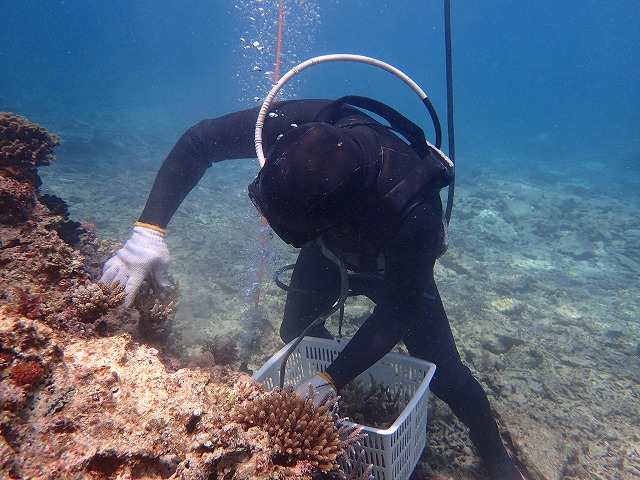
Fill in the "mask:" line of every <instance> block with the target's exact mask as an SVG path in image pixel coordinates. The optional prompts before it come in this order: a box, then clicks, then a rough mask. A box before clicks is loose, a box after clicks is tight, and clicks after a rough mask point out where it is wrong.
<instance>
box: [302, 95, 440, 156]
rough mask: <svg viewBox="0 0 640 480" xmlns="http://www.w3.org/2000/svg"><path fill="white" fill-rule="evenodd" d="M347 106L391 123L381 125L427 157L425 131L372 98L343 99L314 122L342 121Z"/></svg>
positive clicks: (321, 112) (347, 97)
mask: <svg viewBox="0 0 640 480" xmlns="http://www.w3.org/2000/svg"><path fill="white" fill-rule="evenodd" d="M345 105H351V106H353V107H358V108H362V109H363V110H367V111H369V112H371V113H374V114H376V115H378V116H379V117H381V118H384V119H385V120H386V121H387V122H389V126H388V127H387V126H386V125H382V124H380V125H381V126H383V127H387V128H390V129H391V130H394V131H396V132H398V133H400V134H401V135H402V136H403V137H405V138H406V139H407V141H408V142H409V145H411V147H412V148H413V149H414V150H415V151H416V152H417V153H418V155H419V156H420V158H424V157H426V156H427V154H428V153H429V147H428V146H427V140H426V138H425V135H424V131H423V130H422V129H421V128H420V127H419V126H418V125H416V124H415V123H413V122H412V121H411V120H409V119H408V118H407V117H405V116H404V115H402V114H401V113H400V112H398V111H397V110H395V109H393V108H391V107H390V106H388V105H385V104H384V103H382V102H379V101H378V100H374V99H372V98H368V97H360V96H357V95H347V96H345V97H341V98H339V99H337V100H336V101H335V102H332V103H330V104H329V105H327V106H326V107H324V108H323V109H322V110H320V112H319V113H318V114H317V115H316V118H315V119H314V120H315V121H316V122H324V123H331V124H333V123H334V122H336V121H337V120H339V119H340V117H341V115H340V109H342V107H344V106H345Z"/></svg>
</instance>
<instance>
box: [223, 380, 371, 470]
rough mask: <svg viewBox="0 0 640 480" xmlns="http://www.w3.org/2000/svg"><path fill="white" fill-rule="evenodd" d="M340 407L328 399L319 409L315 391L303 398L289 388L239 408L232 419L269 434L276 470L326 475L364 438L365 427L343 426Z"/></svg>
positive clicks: (263, 395)
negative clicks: (325, 473) (314, 398)
mask: <svg viewBox="0 0 640 480" xmlns="http://www.w3.org/2000/svg"><path fill="white" fill-rule="evenodd" d="M337 405H338V404H337V399H336V398H333V399H329V398H326V399H324V400H323V401H322V402H321V403H320V405H319V406H317V407H316V406H315V404H314V402H313V392H312V391H310V395H309V396H308V397H306V398H303V397H302V396H301V395H299V394H298V393H297V392H296V391H294V390H293V388H292V387H289V386H287V387H285V388H283V389H281V388H275V389H274V390H272V391H270V392H266V393H264V394H262V395H260V396H258V397H257V398H254V399H253V400H245V401H244V402H242V403H240V404H238V405H236V406H235V408H234V411H233V413H232V417H233V418H234V419H235V420H236V421H237V422H239V423H242V424H245V425H247V426H249V427H253V426H255V427H258V428H260V429H262V430H263V431H265V432H266V433H267V434H268V436H269V439H270V442H271V452H270V460H271V462H272V463H273V464H274V465H275V466H281V467H286V468H291V469H294V470H296V471H300V470H304V471H305V472H311V473H323V472H329V471H331V470H339V468H338V459H339V457H340V456H341V455H344V454H345V453H346V452H348V451H350V450H351V449H352V448H353V445H355V444H356V443H357V442H358V441H359V440H360V439H361V438H362V434H361V427H355V426H347V425H346V424H344V423H342V424H340V419H339V417H338V414H337V408H338V406H337ZM285 475H286V474H285Z"/></svg>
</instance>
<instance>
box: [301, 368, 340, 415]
mask: <svg viewBox="0 0 640 480" xmlns="http://www.w3.org/2000/svg"><path fill="white" fill-rule="evenodd" d="M309 386H311V387H312V388H313V392H314V393H315V395H314V397H313V403H314V404H315V406H316V407H317V406H318V405H320V404H321V403H322V401H323V400H324V399H325V398H326V397H327V396H329V398H333V397H335V396H336V394H337V393H338V391H337V390H336V386H335V385H334V383H333V379H332V378H331V377H330V376H329V374H328V373H318V374H317V375H314V376H313V377H311V379H310V380H309V381H307V382H305V383H303V384H302V385H300V386H299V387H298V389H297V390H296V391H297V392H298V393H299V394H300V395H302V396H303V397H305V398H308V397H309Z"/></svg>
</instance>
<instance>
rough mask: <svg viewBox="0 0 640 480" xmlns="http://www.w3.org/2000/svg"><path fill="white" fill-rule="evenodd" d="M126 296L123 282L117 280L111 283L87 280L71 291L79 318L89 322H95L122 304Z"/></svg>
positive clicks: (74, 308) (74, 307) (72, 301)
mask: <svg viewBox="0 0 640 480" xmlns="http://www.w3.org/2000/svg"><path fill="white" fill-rule="evenodd" d="M126 296H127V293H126V292H125V291H124V285H123V284H122V283H118V282H115V283H113V284H111V285H109V284H106V283H102V282H97V283H93V282H91V281H89V280H87V281H86V282H85V284H84V285H80V286H79V287H78V288H76V289H75V290H74V291H73V292H72V293H71V303H72V304H73V307H72V308H73V310H74V312H75V313H76V315H77V316H78V320H79V321H82V322H85V323H87V322H94V321H95V320H97V319H98V318H99V317H101V316H102V315H104V314H105V313H107V312H108V311H109V310H110V309H112V308H115V307H117V306H118V305H120V304H121V303H122V302H123V301H124V299H125V297H126Z"/></svg>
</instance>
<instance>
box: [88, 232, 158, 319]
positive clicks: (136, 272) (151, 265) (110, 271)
mask: <svg viewBox="0 0 640 480" xmlns="http://www.w3.org/2000/svg"><path fill="white" fill-rule="evenodd" d="M169 260H170V259H169V249H168V248H167V244H166V243H164V234H163V233H160V232H158V231H156V230H153V229H151V228H147V227H139V226H136V227H133V235H131V238H130V239H129V240H127V243H125V244H124V247H122V248H121V249H120V250H118V251H117V252H116V254H115V256H114V257H113V258H110V259H109V260H107V263H105V264H104V267H103V268H102V278H101V279H100V281H101V282H103V283H108V284H111V283H114V282H120V283H122V284H124V286H125V287H124V291H125V292H127V298H126V299H125V305H126V306H127V307H128V306H130V305H131V304H132V303H133V300H134V299H135V297H136V294H137V293H138V290H139V289H140V286H141V285H142V282H143V281H144V279H145V278H147V276H150V275H151V276H153V278H154V280H155V281H156V282H157V283H158V285H160V286H162V287H167V286H169V277H168V271H169Z"/></svg>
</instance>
